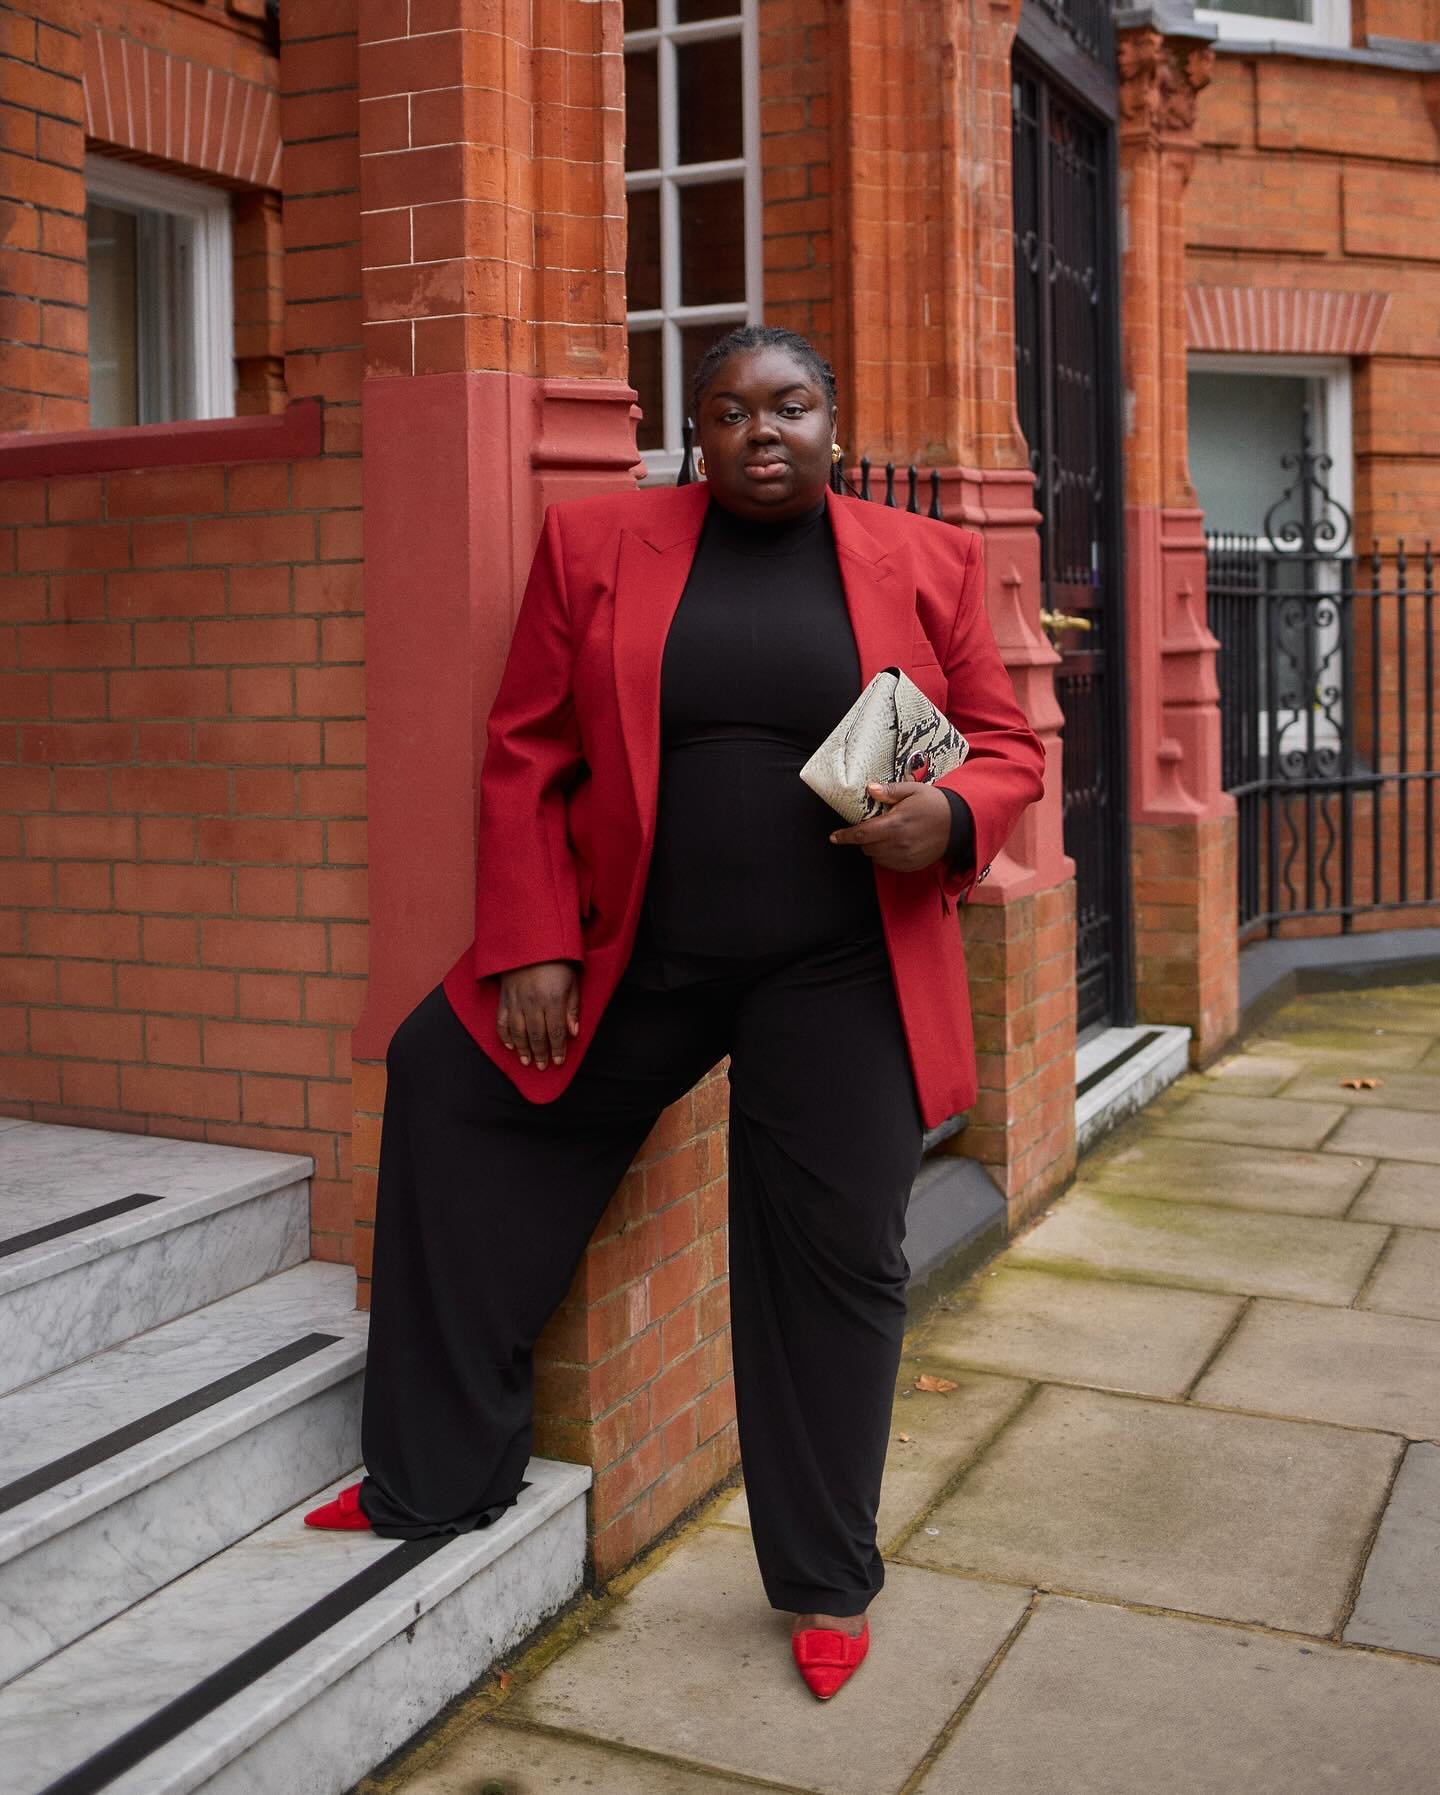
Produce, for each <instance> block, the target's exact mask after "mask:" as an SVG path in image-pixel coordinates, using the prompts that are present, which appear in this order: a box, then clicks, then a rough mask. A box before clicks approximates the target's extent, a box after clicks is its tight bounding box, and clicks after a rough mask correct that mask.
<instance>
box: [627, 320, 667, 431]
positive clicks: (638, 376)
mask: <svg viewBox="0 0 1440 1795" xmlns="http://www.w3.org/2000/svg"><path fill="white" fill-rule="evenodd" d="M630 384H631V386H633V387H634V389H635V391H636V392H637V393H638V394H639V396H640V409H641V410H642V411H643V412H644V413H645V415H644V417H643V418H642V419H641V420H640V422H639V424H638V425H637V426H636V430H635V445H636V447H637V448H638V449H640V450H641V451H642V452H643V451H644V450H646V449H662V448H664V446H665V407H664V403H663V400H662V393H661V372H660V332H659V331H658V330H632V331H631V333H630Z"/></svg>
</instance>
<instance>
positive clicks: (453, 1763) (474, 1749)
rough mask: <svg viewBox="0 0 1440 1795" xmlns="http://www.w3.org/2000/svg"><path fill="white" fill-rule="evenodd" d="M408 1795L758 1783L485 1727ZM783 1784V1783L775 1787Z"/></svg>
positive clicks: (668, 1794)
mask: <svg viewBox="0 0 1440 1795" xmlns="http://www.w3.org/2000/svg"><path fill="white" fill-rule="evenodd" d="M404 1786H405V1795H560V1792H561V1791H564V1790H574V1791H575V1795H586V1792H587V1791H588V1792H589V1795H734V1792H735V1791H736V1790H738V1789H740V1788H744V1789H746V1790H749V1791H752V1795H753V1790H754V1784H753V1783H743V1784H737V1783H736V1782H734V1781H733V1780H732V1779H731V1778H730V1777H728V1776H724V1775H716V1774H714V1773H712V1772H709V1771H703V1770H690V1769H687V1768H686V1767H685V1766H684V1765H683V1764H677V1763H674V1762H673V1761H672V1760H670V1759H668V1758H653V1757H647V1756H644V1755H643V1754H642V1753H640V1752H635V1751H622V1750H620V1749H619V1747H617V1746H614V1745H591V1744H589V1743H587V1742H586V1741H585V1740H583V1739H571V1738H567V1737H566V1735H565V1734H563V1733H551V1732H539V1731H534V1732H532V1731H531V1730H530V1729H529V1728H522V1727H518V1726H510V1725H507V1724H506V1723H505V1714H504V1711H503V1710H502V1712H501V1713H500V1714H498V1715H496V1716H495V1717H494V1718H493V1719H490V1720H484V1721H481V1722H480V1724H479V1725H478V1726H476V1727H475V1728H474V1729H473V1730H472V1731H471V1732H468V1733H466V1734H465V1735H464V1736H463V1738H461V1739H458V1740H457V1741H456V1742H455V1744H454V1745H453V1746H452V1747H451V1748H450V1749H449V1750H448V1751H446V1752H445V1753H444V1754H443V1756H441V1757H440V1758H438V1759H436V1760H435V1761H434V1762H433V1763H432V1764H431V1765H430V1766H429V1768H427V1769H426V1770H425V1771H423V1772H422V1773H421V1774H420V1775H418V1776H415V1777H413V1778H410V1779H408V1780H407V1781H406V1783H405V1785H404ZM777 1786H778V1785H777Z"/></svg>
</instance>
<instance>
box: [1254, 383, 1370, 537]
mask: <svg viewBox="0 0 1440 1795" xmlns="http://www.w3.org/2000/svg"><path fill="white" fill-rule="evenodd" d="M1280 465H1281V467H1282V468H1284V469H1285V470H1286V471H1287V472H1293V473H1294V475H1295V478H1294V479H1293V480H1292V481H1291V482H1290V484H1289V485H1288V486H1287V487H1286V488H1285V490H1284V492H1283V493H1282V494H1281V495H1280V497H1279V498H1278V499H1276V501H1275V503H1274V504H1273V505H1272V506H1271V507H1270V509H1269V510H1268V511H1267V512H1266V513H1265V526H1264V529H1265V536H1266V539H1267V540H1268V542H1269V544H1270V546H1271V548H1272V549H1273V550H1274V551H1275V552H1276V553H1277V554H1294V553H1295V552H1296V551H1297V550H1298V551H1299V553H1301V554H1302V555H1339V554H1343V553H1344V551H1345V545H1346V544H1347V543H1348V542H1349V540H1350V534H1351V531H1352V529H1353V527H1354V524H1353V520H1352V518H1351V516H1350V513H1349V512H1348V511H1347V510H1346V509H1345V507H1344V506H1343V505H1342V504H1341V503H1340V501H1339V499H1337V498H1336V497H1335V495H1334V494H1333V493H1332V492H1331V490H1330V488H1329V487H1328V486H1327V485H1326V483H1325V476H1326V475H1327V474H1328V473H1329V472H1330V471H1331V469H1332V468H1333V466H1334V462H1333V460H1332V459H1331V457H1330V456H1329V455H1323V454H1318V455H1317V454H1316V452H1315V449H1314V446H1313V444H1312V442H1311V437H1310V407H1309V406H1308V405H1307V406H1306V407H1305V419H1304V426H1303V429H1302V432H1301V438H1300V449H1299V451H1298V453H1297V452H1296V451H1294V450H1292V451H1291V452H1290V453H1289V454H1288V455H1282V456H1281V457H1280ZM1296 503H1298V504H1299V507H1300V515H1299V516H1298V517H1287V518H1285V520H1284V522H1282V523H1277V521H1276V520H1277V519H1278V518H1280V517H1282V516H1283V514H1284V512H1285V511H1286V509H1287V507H1290V506H1292V505H1294V504H1296Z"/></svg>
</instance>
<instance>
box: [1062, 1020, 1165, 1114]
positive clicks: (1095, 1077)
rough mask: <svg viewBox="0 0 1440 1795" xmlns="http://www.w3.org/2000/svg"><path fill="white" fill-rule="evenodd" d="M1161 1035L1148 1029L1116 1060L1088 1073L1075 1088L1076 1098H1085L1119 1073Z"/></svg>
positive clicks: (1156, 1030)
mask: <svg viewBox="0 0 1440 1795" xmlns="http://www.w3.org/2000/svg"><path fill="white" fill-rule="evenodd" d="M1160 1035H1161V1031H1160V1030H1159V1029H1158V1028H1152V1029H1147V1030H1146V1032H1145V1033H1144V1034H1143V1035H1141V1037H1140V1039H1139V1040H1138V1041H1132V1042H1131V1043H1130V1045H1129V1046H1128V1047H1122V1048H1121V1049H1120V1051H1119V1053H1117V1054H1116V1055H1115V1057H1114V1059H1110V1060H1106V1062H1105V1064H1104V1065H1103V1066H1097V1067H1096V1068H1095V1070H1094V1071H1093V1072H1090V1073H1087V1075H1086V1076H1085V1077H1084V1078H1082V1079H1081V1080H1080V1082H1079V1084H1077V1085H1076V1087H1075V1095H1076V1097H1077V1098H1080V1097H1083V1096H1084V1095H1085V1093H1086V1092H1087V1091H1092V1090H1094V1088H1095V1086H1096V1085H1097V1084H1100V1083H1101V1082H1102V1080H1104V1079H1107V1078H1108V1077H1109V1076H1110V1074H1111V1073H1112V1072H1118V1071H1119V1070H1120V1068H1121V1067H1122V1066H1123V1065H1124V1064H1125V1062H1126V1061H1127V1060H1133V1059H1134V1057H1135V1055H1136V1054H1137V1053H1141V1052H1143V1051H1144V1049H1145V1048H1147V1047H1148V1046H1149V1045H1150V1043H1151V1042H1152V1041H1158V1040H1159V1039H1160Z"/></svg>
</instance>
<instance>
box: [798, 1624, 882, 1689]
mask: <svg viewBox="0 0 1440 1795" xmlns="http://www.w3.org/2000/svg"><path fill="white" fill-rule="evenodd" d="M869 1650H870V1623H869V1621H868V1620H867V1621H866V1623H865V1625H864V1626H863V1627H862V1628H861V1629H860V1631H859V1632H858V1633H857V1634H855V1635H854V1637H853V1638H852V1637H851V1635H850V1634H849V1633H841V1632H837V1631H836V1629H835V1628H833V1627H805V1628H803V1629H802V1630H801V1631H800V1632H799V1633H792V1634H791V1635H790V1651H791V1654H792V1656H793V1657H794V1659H795V1663H796V1666H797V1668H798V1669H799V1672H800V1675H801V1676H802V1677H804V1679H805V1682H806V1686H807V1687H808V1688H809V1690H810V1693H811V1694H812V1695H813V1696H814V1697H815V1699H816V1700H817V1701H822V1702H828V1701H829V1699H830V1697H831V1696H832V1695H834V1693H835V1691H836V1690H837V1689H839V1688H840V1686H841V1685H842V1684H844V1683H848V1682H849V1680H850V1678H851V1677H852V1676H854V1674H855V1672H856V1671H857V1670H859V1668H860V1666H861V1665H862V1664H863V1663H864V1661H865V1654H866V1652H868V1651H869Z"/></svg>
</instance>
